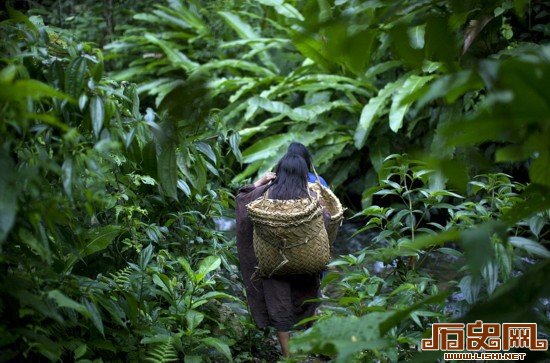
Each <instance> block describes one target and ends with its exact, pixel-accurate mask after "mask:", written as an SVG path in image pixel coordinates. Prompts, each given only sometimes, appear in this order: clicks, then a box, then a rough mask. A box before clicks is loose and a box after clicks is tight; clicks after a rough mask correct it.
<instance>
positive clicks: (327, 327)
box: [291, 312, 392, 362]
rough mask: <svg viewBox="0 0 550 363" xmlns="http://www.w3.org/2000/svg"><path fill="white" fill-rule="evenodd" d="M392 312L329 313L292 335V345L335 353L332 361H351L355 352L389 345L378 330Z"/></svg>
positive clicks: (388, 341)
mask: <svg viewBox="0 0 550 363" xmlns="http://www.w3.org/2000/svg"><path fill="white" fill-rule="evenodd" d="M391 315H392V313H391V312H373V313H367V314H365V315H363V316H361V317H356V316H344V317H342V316H333V317H329V318H327V319H325V320H321V321H318V322H317V323H316V324H315V325H314V326H313V327H312V328H311V329H308V330H307V331H306V332H305V333H302V334H300V335H298V336H295V337H293V338H292V345H291V349H292V351H300V350H302V351H306V352H311V353H317V354H324V355H328V356H331V357H334V356H336V359H335V360H334V361H335V362H350V361H354V359H353V357H354V355H355V354H356V353H359V352H361V351H364V350H367V349H368V350H380V349H384V348H387V347H389V346H391V342H390V340H389V339H387V338H384V337H383V336H382V334H381V333H380V324H381V323H382V322H383V321H385V320H386V319H388V318H389V317H390V316H391Z"/></svg>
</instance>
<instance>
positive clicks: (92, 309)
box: [84, 300, 105, 337]
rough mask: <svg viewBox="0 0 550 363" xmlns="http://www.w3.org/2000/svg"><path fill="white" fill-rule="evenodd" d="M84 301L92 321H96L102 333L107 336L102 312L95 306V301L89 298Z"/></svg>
mask: <svg viewBox="0 0 550 363" xmlns="http://www.w3.org/2000/svg"><path fill="white" fill-rule="evenodd" d="M84 303H85V304H86V309H87V310H88V313H89V314H90V318H91V320H92V323H94V326H95V327H96V328H97V330H99V332H100V333H101V335H103V337H105V331H104V329H103V320H102V319H101V314H100V313H99V310H98V309H97V307H96V306H95V304H94V303H93V302H90V301H88V300H84Z"/></svg>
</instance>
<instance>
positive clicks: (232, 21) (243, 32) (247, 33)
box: [218, 11, 259, 39]
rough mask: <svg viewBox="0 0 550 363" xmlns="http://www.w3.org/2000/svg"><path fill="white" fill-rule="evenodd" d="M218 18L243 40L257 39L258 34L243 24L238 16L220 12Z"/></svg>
mask: <svg viewBox="0 0 550 363" xmlns="http://www.w3.org/2000/svg"><path fill="white" fill-rule="evenodd" d="M218 14H220V16H221V17H222V18H223V20H225V22H226V23H227V25H229V26H230V27H231V28H232V29H233V30H235V31H236V32H237V34H239V36H240V37H241V38H243V39H254V38H259V36H258V34H257V33H256V32H255V31H254V30H253V29H252V27H251V26H250V25H249V24H247V23H245V22H244V21H243V20H242V19H241V18H240V17H239V16H238V15H236V14H233V13H232V12H229V11H220V12H218Z"/></svg>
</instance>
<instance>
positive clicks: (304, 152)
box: [287, 142, 313, 171]
mask: <svg viewBox="0 0 550 363" xmlns="http://www.w3.org/2000/svg"><path fill="white" fill-rule="evenodd" d="M287 154H296V155H300V156H301V157H302V158H304V160H305V161H306V165H307V170H308V171H312V170H313V168H312V165H311V154H310V153H309V151H308V149H307V147H305V145H304V144H301V143H299V142H292V143H290V145H288V150H287Z"/></svg>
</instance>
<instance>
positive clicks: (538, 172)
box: [529, 151, 550, 187]
mask: <svg viewBox="0 0 550 363" xmlns="http://www.w3.org/2000/svg"><path fill="white" fill-rule="evenodd" d="M529 178H530V179H531V181H532V182H533V183H538V184H542V185H545V186H547V187H550V152H547V151H542V152H541V153H540V154H539V156H538V157H537V158H536V159H535V160H533V162H532V163H531V166H530V167H529Z"/></svg>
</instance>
